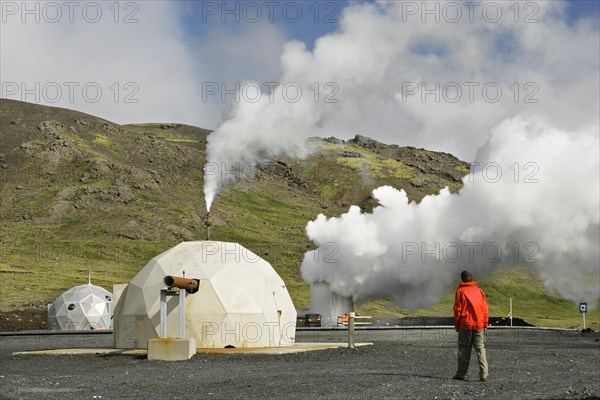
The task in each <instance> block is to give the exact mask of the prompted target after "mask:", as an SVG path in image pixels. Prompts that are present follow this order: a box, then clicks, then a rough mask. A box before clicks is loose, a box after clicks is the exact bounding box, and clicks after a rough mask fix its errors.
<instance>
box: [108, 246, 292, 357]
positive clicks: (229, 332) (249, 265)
mask: <svg viewBox="0 0 600 400" xmlns="http://www.w3.org/2000/svg"><path fill="white" fill-rule="evenodd" d="M184 273H185V277H186V278H190V279H197V280H198V281H199V288H198V291H197V292H196V293H193V294H188V293H186V297H185V325H186V328H185V329H186V330H185V337H188V338H194V339H195V340H196V347H197V348H222V347H226V346H234V347H274V346H290V345H293V343H294V340H295V332H296V309H295V308H294V304H293V303H292V299H291V298H290V295H289V293H288V291H287V288H286V286H285V283H284V282H283V280H282V279H281V277H280V276H279V275H278V274H277V272H275V270H274V269H273V267H272V266H271V265H270V264H269V263H268V262H267V261H265V260H263V259H262V258H260V257H259V256H257V255H256V254H254V253H252V252H251V251H249V250H248V249H246V248H244V247H242V246H241V245H239V244H237V243H229V242H216V241H194V242H183V243H180V244H178V245H177V246H175V247H173V248H171V249H169V250H167V251H165V252H164V253H162V254H160V255H158V256H156V257H154V258H153V259H152V260H150V262H148V264H146V266H145V267H144V268H143V269H142V270H141V271H140V272H139V273H138V274H137V275H136V276H135V277H134V278H133V280H132V281H131V282H130V283H129V284H128V285H127V287H126V288H125V289H124V290H123V292H122V294H121V295H120V296H119V298H118V299H117V300H116V305H115V312H114V314H115V317H114V318H115V321H114V332H115V334H114V338H115V347H116V348H147V341H148V339H151V338H156V337H159V330H160V290H161V289H162V288H165V285H164V283H163V278H164V277H165V276H167V275H172V276H179V277H181V276H184ZM167 299H168V300H167V315H168V317H167V337H178V336H179V335H178V333H179V332H178V316H179V303H178V302H179V299H178V298H177V297H168V298H167Z"/></svg>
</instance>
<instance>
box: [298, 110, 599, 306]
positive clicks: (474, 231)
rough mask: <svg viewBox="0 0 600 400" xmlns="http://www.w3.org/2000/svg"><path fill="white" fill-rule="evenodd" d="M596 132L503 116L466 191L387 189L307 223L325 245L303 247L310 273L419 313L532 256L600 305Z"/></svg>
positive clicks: (547, 277)
mask: <svg viewBox="0 0 600 400" xmlns="http://www.w3.org/2000/svg"><path fill="white" fill-rule="evenodd" d="M598 129H599V128H598V126H592V127H590V128H589V129H585V130H580V131H577V132H565V131H561V130H557V129H554V128H552V127H551V126H549V125H547V124H545V123H542V122H540V121H536V120H525V119H521V118H515V119H510V120H505V121H503V122H502V123H501V124H500V125H498V126H497V127H496V128H494V129H493V130H492V132H491V136H490V139H489V141H488V142H487V144H486V145H485V146H484V147H483V148H482V149H481V150H480V152H479V156H478V158H477V160H476V163H474V164H475V165H476V167H475V169H474V172H473V173H472V174H471V175H469V176H466V177H465V178H463V182H464V188H463V189H462V190H461V191H460V193H459V194H450V192H449V191H448V190H447V189H443V190H441V191H440V193H439V195H432V196H427V197H425V198H424V199H423V200H422V201H421V202H420V203H419V204H416V203H414V202H412V203H409V202H408V199H407V197H406V193H405V192H404V191H403V190H400V191H398V190H396V189H394V188H392V187H389V186H386V187H380V188H378V189H376V190H374V191H373V195H374V197H375V198H376V199H377V200H378V201H379V203H380V204H381V205H380V206H379V207H377V208H375V209H374V210H373V213H372V214H363V213H361V211H360V209H359V208H358V207H356V206H352V207H351V208H350V209H349V211H348V212H347V213H345V214H343V215H342V216H341V217H339V218H331V219H327V218H326V217H325V216H324V215H319V216H318V217H317V219H316V220H315V221H312V222H309V223H308V225H307V227H306V232H307V234H308V236H309V238H310V239H311V240H313V241H315V242H316V243H320V244H321V246H320V248H319V249H317V250H315V251H312V252H309V253H307V254H306V256H305V258H304V262H303V264H302V276H303V278H304V279H305V280H306V281H308V282H315V281H326V282H329V283H330V284H331V289H332V290H333V291H335V292H337V293H340V294H342V295H347V296H350V295H352V296H354V298H355V299H365V298H371V297H375V298H393V299H394V300H395V301H397V302H398V303H399V304H402V305H403V306H406V307H410V308H417V307H427V306H430V305H432V304H435V303H436V302H438V301H439V300H440V297H441V295H442V294H443V293H445V292H447V290H448V289H449V288H450V287H452V286H455V285H456V282H457V276H458V273H459V271H460V270H462V269H465V268H467V269H470V270H473V271H474V272H475V273H476V275H478V276H480V277H481V276H485V275H487V274H488V273H489V272H491V270H492V269H494V268H497V267H503V266H504V267H509V266H514V265H515V264H519V263H520V264H523V263H531V265H534V266H535V268H536V269H537V270H538V271H539V273H540V276H541V277H542V279H543V281H544V283H545V285H546V286H547V287H548V288H551V289H556V290H557V291H558V292H559V293H560V294H561V295H562V296H564V297H565V298H567V299H570V300H573V301H583V300H587V301H588V302H593V303H595V302H597V300H598V298H599V296H600V286H599V284H598V282H600V271H599V263H600V257H599V249H598V242H599V241H600V233H599V232H600V231H599V229H600V228H599V218H600V215H599V204H600V198H599V193H600V186H599V180H600V177H599V172H598V171H600V163H599V159H598V151H597V149H598V148H599V146H600V143H599V140H598ZM477 163H478V164H477ZM515 163H519V164H518V167H517V165H516V164H515ZM527 163H529V164H527ZM525 165H527V167H525ZM511 167H512V168H511ZM517 171H519V172H518V174H517ZM500 174H501V175H500Z"/></svg>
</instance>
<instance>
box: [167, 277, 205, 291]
mask: <svg viewBox="0 0 600 400" xmlns="http://www.w3.org/2000/svg"><path fill="white" fill-rule="evenodd" d="M163 282H164V283H165V285H167V286H168V287H169V288H174V287H175V288H178V289H184V290H185V291H186V292H188V293H190V294H191V293H196V292H197V291H198V286H200V281H199V280H198V279H188V278H181V277H178V276H171V275H167V276H165V277H164V279H163Z"/></svg>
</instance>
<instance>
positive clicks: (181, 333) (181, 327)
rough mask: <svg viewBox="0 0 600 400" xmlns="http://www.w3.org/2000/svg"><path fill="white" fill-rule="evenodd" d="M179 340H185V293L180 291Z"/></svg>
mask: <svg viewBox="0 0 600 400" xmlns="http://www.w3.org/2000/svg"><path fill="white" fill-rule="evenodd" d="M179 338H181V339H183V338H185V291H182V290H180V291H179Z"/></svg>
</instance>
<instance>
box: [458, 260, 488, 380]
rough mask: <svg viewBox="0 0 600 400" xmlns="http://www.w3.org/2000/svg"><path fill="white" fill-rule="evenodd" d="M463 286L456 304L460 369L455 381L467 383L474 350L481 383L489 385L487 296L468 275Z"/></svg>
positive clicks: (462, 273)
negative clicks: (486, 352) (486, 331)
mask: <svg viewBox="0 0 600 400" xmlns="http://www.w3.org/2000/svg"><path fill="white" fill-rule="evenodd" d="M460 279H461V281H462V282H461V283H460V285H459V286H458V289H457V290H456V300H455V302H454V328H455V329H456V331H457V332H458V369H457V370H456V374H455V375H454V377H453V379H457V380H461V381H463V380H465V375H466V374H467V371H468V370H469V362H470V360H471V348H472V347H475V352H476V353H477V360H478V361H479V379H480V380H481V381H482V382H485V381H487V378H488V365H487V359H486V358H485V329H486V328H487V326H488V318H489V317H488V305H487V301H486V300H485V293H483V290H481V289H480V288H479V286H477V282H474V281H473V276H472V275H471V273H470V272H468V271H463V272H461V274H460Z"/></svg>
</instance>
